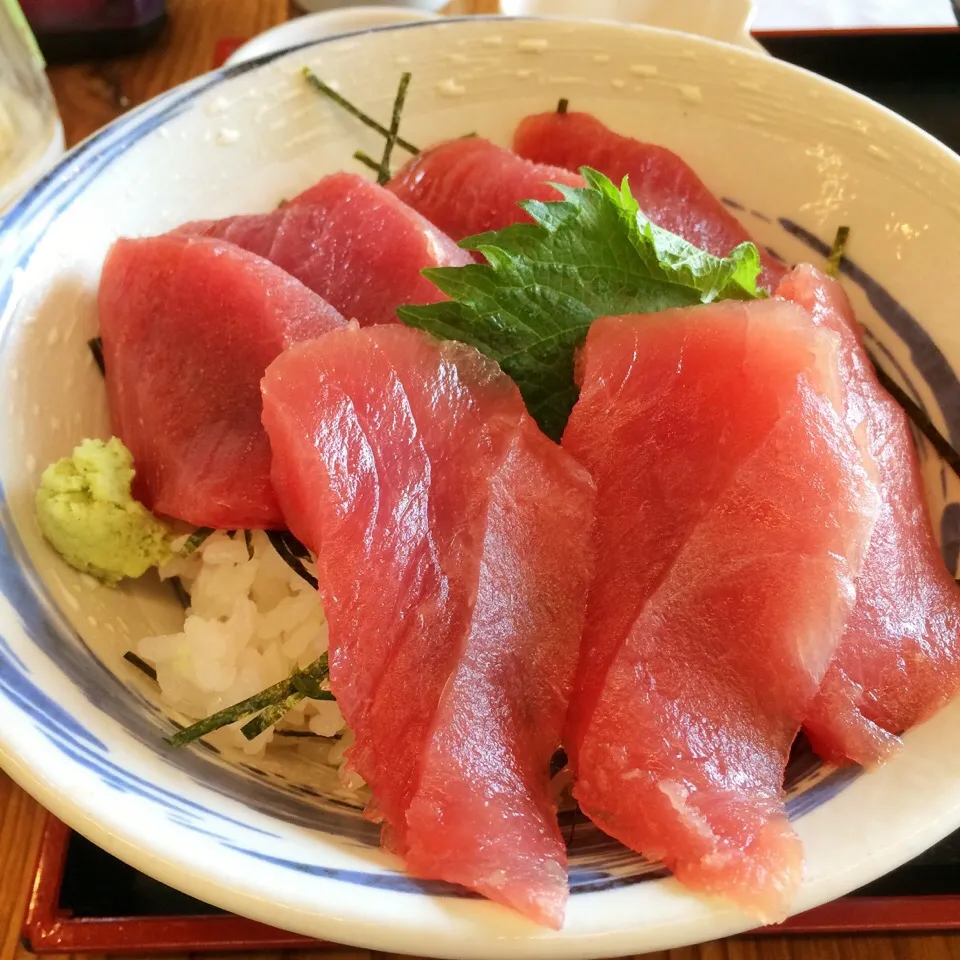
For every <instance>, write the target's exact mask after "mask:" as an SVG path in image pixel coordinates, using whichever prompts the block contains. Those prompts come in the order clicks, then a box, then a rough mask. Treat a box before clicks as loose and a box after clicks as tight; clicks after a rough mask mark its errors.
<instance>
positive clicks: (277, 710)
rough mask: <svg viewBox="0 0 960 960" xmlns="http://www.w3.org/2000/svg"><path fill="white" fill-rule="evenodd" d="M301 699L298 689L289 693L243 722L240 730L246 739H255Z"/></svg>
mask: <svg viewBox="0 0 960 960" xmlns="http://www.w3.org/2000/svg"><path fill="white" fill-rule="evenodd" d="M301 700H303V694H302V693H300V691H299V690H298V691H297V692H296V693H291V694H290V696H289V697H287V698H286V699H284V700H281V701H280V702H279V703H275V704H273V706H271V707H267V709H266V710H264V711H263V713H261V714H259V715H258V716H256V717H254V718H253V719H252V720H250V721H249V722H248V723H245V724H244V725H243V726H242V727H241V728H240V732H241V733H242V734H243V735H244V736H245V737H246V738H247V739H248V740H255V739H256V738H257V737H259V736H260V734H261V733H263V731H264V730H268V729H269V728H270V727H273V726H276V725H277V724H278V723H279V722H280V721H281V720H282V719H283V718H284V717H285V716H286V715H287V714H288V713H289V712H290V711H291V710H292V709H293V708H294V707H295V706H296V705H297V704H298V703H300V701H301Z"/></svg>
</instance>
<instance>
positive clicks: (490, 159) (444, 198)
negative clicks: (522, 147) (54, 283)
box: [387, 137, 583, 240]
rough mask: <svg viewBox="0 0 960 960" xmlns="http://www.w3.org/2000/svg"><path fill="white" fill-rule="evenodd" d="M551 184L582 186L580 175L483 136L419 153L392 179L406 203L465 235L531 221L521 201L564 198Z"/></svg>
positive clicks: (444, 227)
mask: <svg viewBox="0 0 960 960" xmlns="http://www.w3.org/2000/svg"><path fill="white" fill-rule="evenodd" d="M550 183H563V184H566V185H568V186H571V187H582V186H583V178H582V177H581V176H580V175H579V174H574V173H570V172H569V171H567V170H561V169H560V168H559V167H550V166H545V165H544V164H540V163H529V162H528V161H526V160H522V159H521V158H520V157H518V156H517V155H516V154H515V153H511V152H510V151H509V150H507V149H506V148H504V147H498V146H497V145H496V144H493V143H491V142H490V141H489V140H484V139H482V138H481V137H463V138H461V139H460V140H450V141H448V142H447V143H441V144H439V145H438V146H435V147H431V148H430V149H429V150H425V151H424V152H423V153H421V154H420V155H419V156H416V157H414V158H413V159H412V160H411V161H410V162H409V163H407V164H406V166H404V167H403V169H401V170H400V172H399V173H398V174H397V175H396V176H395V177H394V178H393V179H392V180H391V181H390V182H389V183H388V184H387V189H388V190H392V191H393V192H394V193H395V194H396V195H397V196H398V197H399V198H400V199H401V200H402V201H403V202H404V203H406V204H409V205H410V206H411V207H413V209H414V210H417V211H419V212H420V213H422V214H423V215H424V216H425V217H426V218H427V219H428V220H429V221H430V222H431V223H435V224H436V225H437V226H438V227H439V228H440V229H441V230H443V231H444V232H445V233H447V234H449V235H450V236H451V237H453V239H454V240H462V239H463V238H464V237H470V236H473V235H474V234H477V233H484V232H486V231H487V230H499V229H501V228H502V227H506V226H509V225H510V224H511V223H517V222H519V221H527V220H530V217H529V216H528V215H527V214H526V213H524V211H523V210H522V209H521V208H520V207H519V206H518V204H519V203H520V201H521V200H559V199H560V193H559V192H558V191H557V190H555V189H554V188H553V187H551V186H550V185H549V184H550Z"/></svg>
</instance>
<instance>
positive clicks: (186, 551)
mask: <svg viewBox="0 0 960 960" xmlns="http://www.w3.org/2000/svg"><path fill="white" fill-rule="evenodd" d="M212 533H216V531H215V530H214V529H213V527H197V529H196V530H194V531H193V533H191V534H190V536H189V537H187V539H186V542H185V543H184V544H183V546H182V547H181V548H180V556H181V557H189V556H190V554H191V553H195V552H196V551H197V550H199V549H200V547H202V546H203V542H204V540H206V539H207V537H209V536H210V535H211V534H212Z"/></svg>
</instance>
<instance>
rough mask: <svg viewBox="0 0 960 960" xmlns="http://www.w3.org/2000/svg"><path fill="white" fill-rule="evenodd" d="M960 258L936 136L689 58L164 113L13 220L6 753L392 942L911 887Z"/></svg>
mask: <svg viewBox="0 0 960 960" xmlns="http://www.w3.org/2000/svg"><path fill="white" fill-rule="evenodd" d="M573 63H576V64H577V66H576V67H574V66H571V64H573ZM958 246H960V160H958V158H957V157H956V156H954V155H953V154H951V153H950V152H949V151H948V150H947V149H946V148H944V147H943V146H941V145H940V144H938V143H937V142H935V141H934V140H932V139H930V138H929V137H927V136H926V135H925V134H923V133H922V132H921V131H919V130H918V129H916V128H914V127H912V126H910V125H909V124H907V123H906V122H905V121H903V120H901V119H900V118H898V117H896V116H895V115H893V114H891V113H889V112H887V111H886V110H884V109H882V108H881V107H879V106H877V105H875V104H873V103H871V102H870V101H867V100H865V99H863V98H861V97H859V96H857V95H855V94H853V93H851V92H849V91H847V90H844V89H843V88H841V87H838V86H835V85H833V84H830V83H828V82H826V81H824V80H821V79H819V78H816V77H814V76H812V75H810V74H807V73H804V72H802V71H799V70H796V69H794V68H792V67H789V66H786V65H784V64H781V63H778V62H776V61H773V60H771V59H769V58H766V57H765V56H763V55H761V54H758V53H756V52H753V51H746V50H741V49H738V48H736V47H732V46H728V45H725V44H722V43H716V42H712V41H709V40H703V39H697V38H693V37H689V36H684V35H681V34H674V33H670V32H666V31H659V30H654V29H641V28H628V27H624V26H617V25H613V24H603V23H587V22H585V23H571V22H569V21H547V20H535V19H510V18H489V19H471V20H462V21H457V20H450V21H445V22H430V23H417V24H412V25H404V26H401V27H392V28H387V29H379V30H373V31H369V32H366V33H363V34H359V35H353V36H346V37H338V38H333V39H329V40H324V41H321V42H318V43H315V44H311V45H308V46H305V47H302V48H298V49H295V50H292V51H287V52H284V53H281V54H277V55H270V56H266V57H262V58H260V59H259V60H255V61H252V62H249V63H244V64H239V65H236V66H233V67H230V68H227V69H225V70H223V71H220V72H218V73H214V74H209V75H207V76H204V77H201V78H199V79H198V80H196V81H194V82H192V83H190V84H187V85H186V86H183V87H181V88H178V89H176V90H174V91H172V92H171V93H169V94H166V95H164V96H163V97H161V98H159V99H157V100H155V101H152V102H151V103H149V104H147V105H145V106H144V107H142V108H140V109H138V110H136V111H134V112H133V113H131V114H130V115H128V116H126V117H124V118H123V119H121V120H120V121H118V122H117V123H115V124H113V125H112V126H110V127H108V128H107V129H106V130H105V131H103V132H101V133H100V134H98V135H96V136H95V137H94V138H92V139H90V140H88V141H87V142H86V143H85V144H83V145H81V146H80V147H79V148H78V149H77V150H75V151H74V152H73V153H72V154H71V155H70V156H69V157H68V158H67V159H66V160H65V161H64V162H63V163H62V164H61V165H60V166H59V167H58V168H56V169H55V170H54V171H53V172H52V173H51V174H50V175H49V176H48V177H47V178H46V179H45V180H44V181H42V182H41V183H40V184H39V185H38V186H36V187H35V188H34V189H33V191H32V192H31V193H30V194H29V195H28V196H27V197H25V198H24V199H23V200H22V202H21V203H20V204H19V205H18V206H17V207H15V208H14V209H13V210H12V211H11V212H10V213H9V215H8V216H7V217H6V218H5V220H4V221H3V224H2V233H0V291H2V292H0V311H2V312H0V316H2V326H0V335H2V340H0V369H2V376H0V391H2V398H0V400H2V404H3V410H4V416H5V428H4V430H3V432H2V436H0V479H2V485H3V486H2V490H3V500H2V503H3V515H2V521H3V523H2V539H0V550H2V555H0V597H2V602H0V749H2V754H3V766H4V768H5V769H6V770H7V771H8V772H9V773H10V775H11V776H12V777H13V778H14V779H15V780H17V781H18V782H19V783H20V784H22V785H23V786H24V787H25V788H26V789H27V790H29V791H30V792H31V793H33V794H34V795H35V796H36V797H37V798H38V799H39V800H40V801H41V802H43V803H44V804H45V805H47V806H48V807H49V808H50V809H51V810H52V811H53V812H54V813H55V814H57V815H58V816H59V817H61V818H62V819H63V820H65V821H66V822H67V823H68V824H69V825H70V826H71V827H73V828H75V829H76V830H78V831H80V832H81V833H83V834H85V835H86V836H88V837H90V838H91V839H92V840H94V841H95V842H96V843H98V844H100V845H101V846H103V847H105V848H106V849H107V850H109V851H110V852H112V853H114V854H115V855H117V856H119V857H121V858H123V859H124V860H126V861H128V862H130V863H131V864H133V865H135V866H136V867H137V868H139V869H141V870H143V871H145V872H147V873H149V874H151V875H153V876H155V877H157V878H158V879H160V880H161V881H163V882H165V883H168V884H170V885H172V886H174V887H177V888H179V889H182V890H184V891H186V892H188V893H190V894H192V895H194V896H198V897H201V898H203V899H204V900H207V901H209V902H211V903H213V904H216V905H217V906H219V907H222V908H225V909H227V910H231V911H234V912H237V913H240V914H243V915H246V916H250V917H253V918H255V919H258V920H261V921H264V922H267V923H270V924H272V925H274V926H278V927H282V928H285V929H289V930H293V931H298V932H301V933H305V934H309V935H313V936H316V937H320V938H324V939H329V940H333V941H336V942H342V943H348V944H357V945H361V946H366V947H371V948H376V949H385V950H390V951H395V952H403V953H415V954H419V955H425V954H426V955H434V956H439V957H462V958H466V957H487V958H489V957H493V956H497V957H551V958H559V957H601V956H613V955H622V954H627V953H637V952H642V951H645V950H653V949H662V948H667V947H671V946H676V945H679V944H684V943H692V942H697V941H702V940H707V939H713V938H716V937H718V936H723V935H726V934H729V933H733V932H736V931H742V930H747V929H751V928H753V927H756V926H759V925H762V924H770V923H777V922H779V921H782V920H783V919H784V918H786V917H787V916H789V915H791V914H794V913H796V912H798V911H802V910H806V909H809V908H811V907H813V906H815V905H817V904H819V903H822V902H825V901H827V900H830V899H833V898H835V897H837V896H841V895H843V894H844V893H847V892H848V891H850V890H852V889H854V888H856V887H857V886H860V885H862V884H863V883H865V882H867V881H869V880H870V879H873V878H875V877H877V876H879V875H881V874H882V873H884V872H886V871H888V870H890V869H892V868H893V867H894V866H896V865H898V864H899V863H901V862H904V861H906V860H907V859H909V858H911V857H912V856H914V855H916V854H917V853H918V852H920V851H921V850H922V849H923V848H924V847H925V846H927V845H930V844H932V843H934V842H935V841H937V840H938V839H939V838H941V837H942V836H945V835H946V834H947V833H949V832H950V831H952V830H954V829H956V828H957V826H958V825H960V760H958V758H957V754H956V751H955V750H953V749H952V747H950V746H949V745H950V744H952V743H954V742H955V741H956V737H957V732H958V727H960V713H958V707H957V704H956V702H955V695H956V693H957V691H958V687H960V666H958V664H960V648H958V643H960V641H958V629H960V592H958V588H957V585H956V582H955V580H954V575H955V568H956V564H957V553H958V545H960V519H958V518H960V506H958V504H960V496H958V494H960V479H958V475H957V471H958V469H960V459H958V457H957V455H956V453H955V452H954V449H955V447H956V445H957V442H958V436H957V435H958V432H960V380H958V377H957V374H956V373H955V368H954V364H955V363H956V362H957V361H958V359H960V339H958V338H960V335H958V333H957V328H956V324H955V323H954V322H953V316H952V314H953V304H952V301H951V299H950V297H948V296H945V295H944V290H943V285H944V279H945V278H947V277H950V276H952V275H953V271H955V265H954V260H955V255H954V254H955V251H956V249H957V248H958Z"/></svg>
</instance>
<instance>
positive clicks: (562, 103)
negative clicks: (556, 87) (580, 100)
mask: <svg viewBox="0 0 960 960" xmlns="http://www.w3.org/2000/svg"><path fill="white" fill-rule="evenodd" d="M569 106H570V101H569V100H568V99H567V98H566V97H561V98H560V99H559V100H558V101H557V113H566V112H567V107H569Z"/></svg>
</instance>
